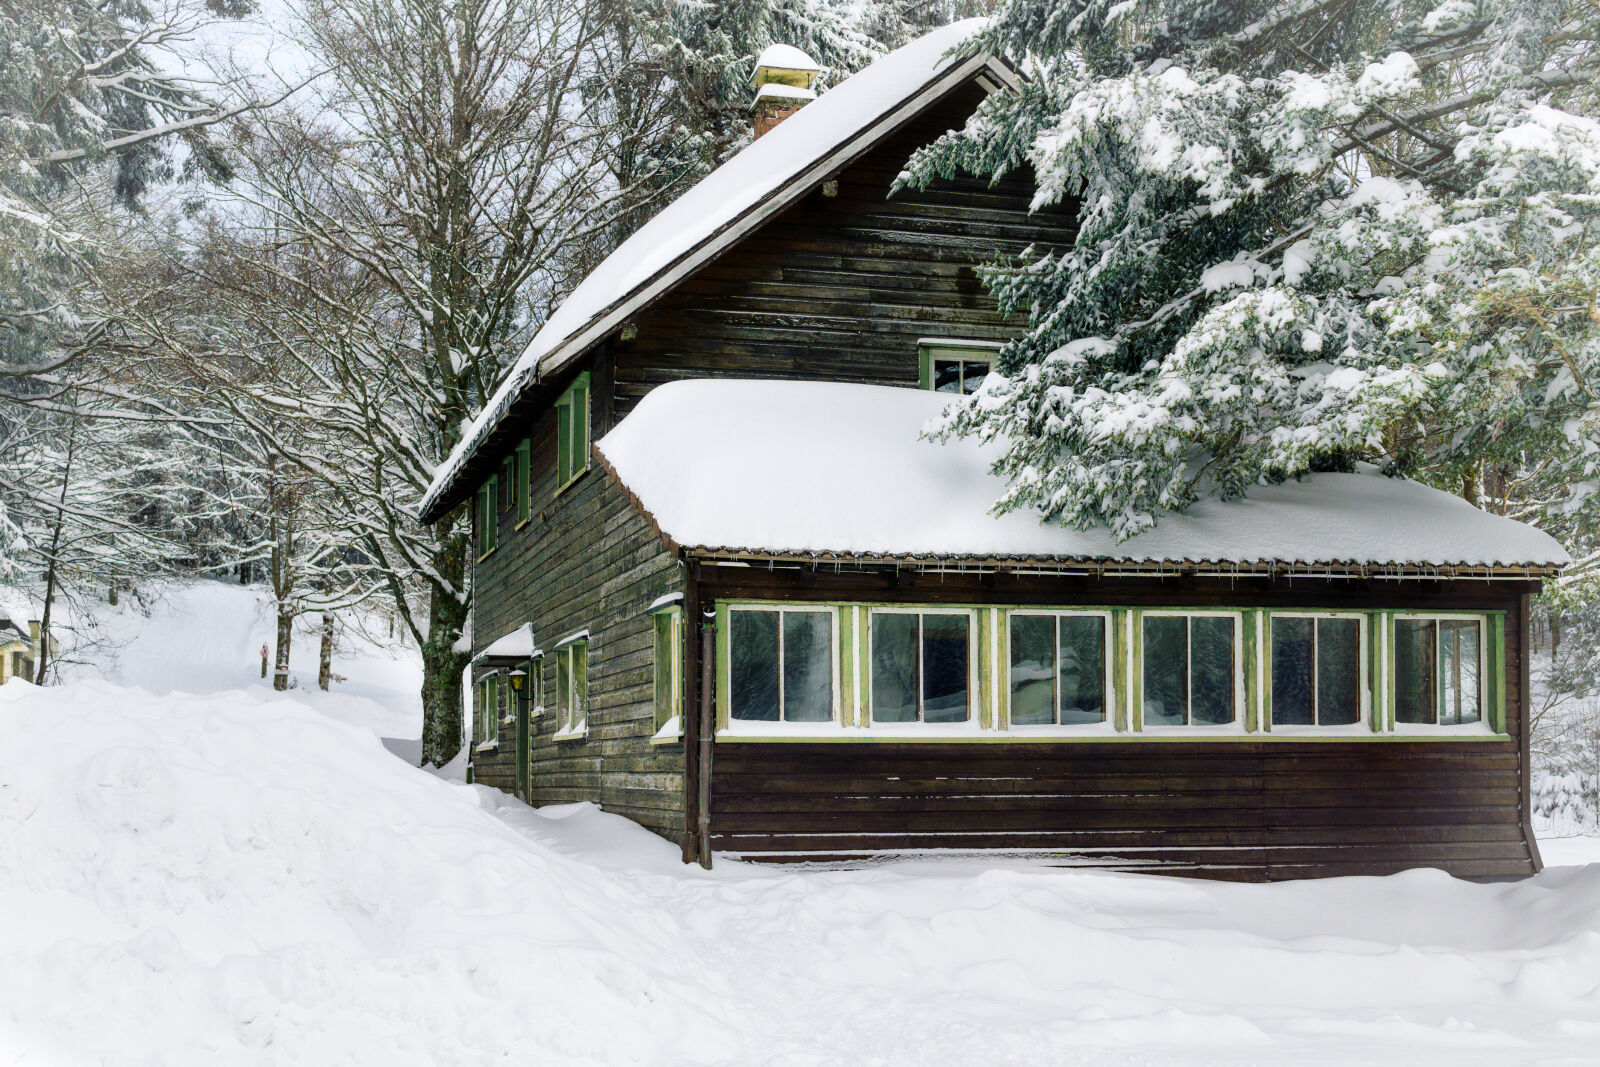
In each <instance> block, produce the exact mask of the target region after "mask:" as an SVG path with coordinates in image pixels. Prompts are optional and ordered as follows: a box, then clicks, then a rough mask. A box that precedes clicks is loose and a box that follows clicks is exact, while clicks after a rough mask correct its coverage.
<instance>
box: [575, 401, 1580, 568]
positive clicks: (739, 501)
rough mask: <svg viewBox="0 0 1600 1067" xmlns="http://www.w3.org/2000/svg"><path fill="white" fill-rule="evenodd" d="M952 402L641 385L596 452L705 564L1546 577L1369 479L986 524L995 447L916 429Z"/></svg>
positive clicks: (1523, 541)
mask: <svg viewBox="0 0 1600 1067" xmlns="http://www.w3.org/2000/svg"><path fill="white" fill-rule="evenodd" d="M950 400H951V397H950V396H949V395H948V394H942V393H935V392H931V391H927V390H920V389H897V388H892V387H888V386H874V385H853V384H845V383H838V382H779V381H742V380H725V379H724V380H694V381H679V382H672V383H669V384H667V385H663V386H660V387H658V388H656V389H654V390H653V391H651V392H650V393H649V394H648V395H647V396H646V397H645V398H644V400H643V401H641V402H640V404H639V406H638V407H637V408H635V409H634V411H633V412H632V413H631V414H629V415H628V417H627V418H625V419H624V420H623V421H622V422H621V423H620V424H619V425H618V426H617V427H616V429H614V430H612V431H611V433H609V434H607V435H606V436H605V437H604V438H603V439H602V440H601V441H600V442H599V444H598V445H597V448H598V449H599V451H600V454H601V456H602V457H603V459H604V461H605V463H606V465H607V466H609V467H610V468H611V470H612V471H613V472H614V473H615V474H616V476H617V478H618V479H619V480H620V481H621V482H622V483H623V484H624V485H625V486H626V487H627V488H628V490H629V491H630V492H632V493H633V495H634V496H635V497H636V498H637V499H638V501H639V503H640V506H641V507H643V508H644V510H645V511H647V512H648V513H649V514H650V516H651V517H652V519H653V520H654V521H655V523H656V524H657V526H658V527H659V528H660V529H661V531H662V532H663V533H664V534H665V535H666V536H667V537H669V538H671V539H672V540H673V541H674V542H676V543H677V544H678V545H680V546H682V547H684V548H686V549H689V550H691V551H695V552H699V553H704V554H718V553H746V554H753V555H773V556H800V557H806V556H831V557H857V558H861V557H865V558H879V559H907V558H945V559H991V558H995V559H1013V560H1051V561H1083V562H1086V563H1088V562H1107V563H1109V562H1116V563H1140V564H1147V563H1148V564H1167V563H1173V564H1178V563H1211V564H1219V565H1262V564H1271V565H1288V566H1301V565H1304V566H1318V565H1324V566H1328V565H1338V566H1356V567H1416V566H1439V567H1470V568H1502V567H1503V568H1528V569H1535V570H1538V569H1549V568H1554V567H1558V566H1560V565H1562V564H1565V563H1567V562H1569V560H1568V557H1567V554H1566V552H1565V551H1564V550H1563V549H1562V547H1561V545H1560V544H1558V543H1557V542H1556V541H1555V539H1554V538H1552V537H1550V536H1549V535H1548V534H1545V533H1543V532H1541V531H1539V530H1537V529H1535V528H1533V527H1532V526H1527V525H1524V524H1523V523H1520V522H1515V521H1513V520H1511V519H1506V518H1502V517H1500V516H1498V515H1491V514H1489V513H1488V512H1484V511H1480V510H1479V509H1477V508H1475V507H1473V506H1472V505H1470V504H1468V503H1467V502H1466V501H1464V500H1462V499H1460V498H1459V497H1456V496H1453V495H1451V494H1449V493H1445V492H1441V491H1439V490H1437V489H1432V488H1429V487H1428V486H1425V485H1422V484H1420V483H1417V482H1413V481H1409V480H1405V479H1400V478H1390V477H1387V476H1385V475H1382V474H1380V473H1377V472H1376V471H1372V470H1368V471H1365V472H1362V473H1354V474H1313V475H1309V476H1307V477H1306V478H1304V479H1302V480H1300V481H1291V482H1286V483H1284V484H1281V485H1270V486H1258V487H1256V488H1254V489H1252V490H1251V491H1250V493H1249V494H1248V495H1247V496H1246V497H1245V498H1243V499H1240V500H1235V501H1228V502H1223V501H1219V500H1206V501H1201V502H1200V503H1197V504H1195V505H1194V506H1193V507H1191V508H1190V509H1189V510H1188V511H1186V512H1184V513H1182V514H1176V515H1169V516H1166V517H1165V518H1163V519H1162V521H1161V522H1160V523H1159V524H1158V525H1157V526H1156V527H1155V528H1154V529H1153V530H1150V531H1147V532H1145V533H1143V534H1140V535H1138V536H1136V537H1133V538H1130V539H1129V540H1127V541H1124V542H1122V543H1120V544H1119V543H1117V541H1116V539H1115V538H1114V537H1113V536H1112V535H1111V534H1110V533H1109V532H1108V531H1106V530H1089V531H1083V530H1076V529H1071V528H1069V527H1065V526H1061V525H1058V524H1053V523H1043V522H1041V521H1039V518H1038V516H1037V515H1036V514H1033V513H1025V512H1012V513H1010V514H1007V515H1002V516H998V517H997V516H994V515H992V514H990V510H989V509H990V507H991V505H993V503H994V502H995V501H996V500H997V499H999V497H1000V495H1001V494H1002V492H1003V491H1004V489H1005V485H1004V483H1003V482H1002V481H1001V480H1000V479H999V478H998V477H996V476H995V475H993V474H991V473H990V465H991V464H992V462H993V461H994V459H995V457H996V455H997V454H998V453H997V448H996V446H993V445H980V444H978V443H976V442H973V441H969V440H957V441H954V442H950V443H945V444H936V443H933V442H930V441H927V440H923V439H922V438H921V436H920V435H921V431H922V430H923V428H924V427H925V426H926V425H927V424H928V422H929V420H930V419H932V418H933V417H934V416H935V415H937V414H938V413H939V411H940V410H941V409H942V408H943V406H944V405H945V404H947V403H948V402H949V401H950Z"/></svg>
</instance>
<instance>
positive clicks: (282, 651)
mask: <svg viewBox="0 0 1600 1067" xmlns="http://www.w3.org/2000/svg"><path fill="white" fill-rule="evenodd" d="M293 640H294V612H293V611H290V610H289V606H288V605H287V604H285V603H284V602H283V601H281V600H280V601H278V655H277V665H276V666H275V667H274V669H273V672H272V688H274V689H276V690H278V691H279V692H282V691H283V690H285V689H288V688H289V643H290V642H291V641H293Z"/></svg>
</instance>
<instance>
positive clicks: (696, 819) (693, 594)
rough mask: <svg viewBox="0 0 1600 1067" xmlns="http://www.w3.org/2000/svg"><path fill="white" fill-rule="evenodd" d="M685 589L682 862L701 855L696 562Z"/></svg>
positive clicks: (697, 589)
mask: <svg viewBox="0 0 1600 1067" xmlns="http://www.w3.org/2000/svg"><path fill="white" fill-rule="evenodd" d="M684 566H685V568H686V569H687V571H688V575H687V577H686V579H685V581H684V592H683V649H682V651H681V653H680V655H682V656H683V689H684V693H683V711H682V714H683V840H682V846H683V862H685V863H693V862H695V860H697V859H699V857H700V716H699V714H698V713H697V712H698V709H699V707H700V671H699V666H700V641H699V637H700V627H701V625H702V621H701V617H700V590H699V583H698V582H697V581H696V580H695V579H696V577H697V572H696V570H695V565H694V564H693V563H690V562H688V561H685V563H684Z"/></svg>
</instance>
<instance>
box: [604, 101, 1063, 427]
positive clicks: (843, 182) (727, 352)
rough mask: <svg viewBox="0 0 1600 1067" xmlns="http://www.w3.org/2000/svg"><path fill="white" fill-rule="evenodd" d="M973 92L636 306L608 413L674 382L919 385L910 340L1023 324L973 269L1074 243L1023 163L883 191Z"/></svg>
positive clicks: (991, 335) (933, 111)
mask: <svg viewBox="0 0 1600 1067" xmlns="http://www.w3.org/2000/svg"><path fill="white" fill-rule="evenodd" d="M981 98H982V91H981V90H979V89H978V88H977V87H976V86H975V85H972V84H970V83H969V84H968V85H966V86H965V87H963V88H961V89H958V90H957V91H955V92H953V93H952V94H951V95H950V96H948V97H946V98H945V99H944V100H942V101H940V102H939V103H937V104H935V105H934V106H932V107H931V108H930V109H929V110H927V111H925V112H923V113H922V115H920V116H918V117H917V118H916V119H914V120H913V121H912V122H910V123H909V124H908V125H906V126H904V127H902V128H901V129H900V130H899V131H897V132H896V133H895V134H893V135H892V136H890V137H888V138H887V139H885V140H884V141H883V142H882V143H881V144H879V145H878V146H877V147H875V148H873V149H872V150H871V151H869V152H868V153H867V154H866V155H864V156H863V157H862V158H860V159H859V160H857V161H856V162H855V163H854V164H853V165H851V166H849V167H847V168H846V169H845V170H843V171H842V172H841V173H840V174H839V175H838V195H837V196H834V197H831V198H830V197H825V196H823V195H821V193H812V194H811V195H809V196H807V197H805V198H804V199H802V200H801V201H799V202H797V203H796V204H795V205H794V206H792V207H790V208H789V209H788V210H787V211H785V212H783V213H782V214H780V215H778V216H777V217H776V218H774V219H772V220H770V221H769V222H767V223H766V225H764V226H763V227H761V228H760V229H759V230H757V231H756V232H755V233H753V234H751V235H750V236H749V237H747V238H745V239H744V240H743V241H741V242H740V243H739V244H738V245H737V246H735V247H734V248H732V249H730V250H729V251H728V252H726V253H724V254H723V255H722V256H721V257H719V258H718V259H716V260H715V261H713V262H712V263H710V264H708V265H707V266H706V267H704V268H702V269H701V270H700V271H699V272H698V273H697V274H695V275H694V276H693V277H692V278H690V279H688V280H686V281H685V282H683V283H682V284H680V285H679V286H677V287H676V288H675V289H673V290H672V291H671V292H670V293H668V294H666V295H665V296H663V297H662V298H661V299H660V300H659V301H657V302H656V303H655V304H654V305H653V306H652V307H651V308H650V309H648V310H647V311H645V312H643V313H641V314H640V315H639V316H638V317H637V318H636V319H635V320H634V325H635V326H636V327H637V330H638V335H637V337H636V338H635V339H634V340H632V341H629V342H626V343H621V342H619V343H618V344H617V346H616V375H615V389H616V401H615V402H616V412H617V416H618V417H621V416H623V415H626V414H627V412H628V411H630V410H632V408H633V405H634V404H636V403H637V402H638V401H639V399H640V398H641V397H642V396H644V394H645V393H647V392H649V391H650V390H651V389H653V388H654V387H655V386H657V385H660V384H662V383H663V382H667V381H673V380H676V379H679V378H709V377H753V378H801V379H823V380H829V381H846V382H873V383H878V384H884V385H906V386H915V385H916V384H917V369H918V362H917V359H918V356H917V340H918V339H919V338H922V337H954V338H963V339H970V340H991V341H1003V340H1010V339H1011V338H1013V337H1015V336H1017V335H1018V334H1020V333H1022V332H1023V331H1024V329H1025V327H1026V316H1020V315H1019V316H1011V317H1007V316H1004V315H1001V314H1000V312H999V311H998V309H997V308H996V305H995V301H994V298H993V297H992V296H991V295H990V294H989V292H988V291H987V290H986V289H985V288H984V286H983V283H982V282H981V281H980V280H979V278H978V274H977V270H976V268H977V267H978V266H979V265H980V264H983V263H987V262H992V261H994V260H996V259H997V258H1000V257H1015V256H1017V255H1018V254H1020V253H1021V252H1022V251H1023V250H1024V249H1025V248H1027V247H1028V246H1029V245H1030V244H1031V245H1036V246H1039V247H1040V249H1041V250H1042V249H1044V248H1048V247H1062V246H1066V245H1069V244H1070V243H1071V240H1072V235H1073V232H1074V216H1075V213H1074V212H1071V211H1061V210H1050V211H1043V212H1039V213H1037V214H1030V213H1029V212H1028V204H1029V201H1030V199H1031V198H1032V196H1033V192H1034V184H1033V180H1032V176H1031V175H1029V174H1026V173H1018V174H1015V175H1012V176H1009V177H1007V178H1006V179H1005V180H1003V181H1001V182H1000V183H998V184H997V185H993V186H991V185H990V184H989V183H988V182H987V181H983V180H978V179H960V180H953V181H941V182H939V183H937V185H936V186H934V187H933V188H930V189H928V190H927V191H916V190H904V191H901V192H899V193H896V194H895V195H894V196H893V197H891V196H890V195H889V193H890V186H891V185H892V184H893V182H894V179H895V176H896V175H897V174H899V173H900V170H901V169H902V167H904V165H905V163H906V161H907V159H908V158H909V157H910V155H911V153H912V152H913V151H915V150H916V149H917V148H918V147H919V146H921V145H924V144H927V143H929V142H930V141H932V140H934V139H935V138H937V137H938V136H939V135H940V134H941V133H943V132H944V131H945V130H948V129H951V128H952V127H956V126H959V125H961V123H962V122H964V121H965V119H966V116H967V115H968V114H969V113H970V112H971V110H972V109H973V108H974V107H976V106H977V104H978V102H979V101H980V100H981ZM719 444H725V443H719Z"/></svg>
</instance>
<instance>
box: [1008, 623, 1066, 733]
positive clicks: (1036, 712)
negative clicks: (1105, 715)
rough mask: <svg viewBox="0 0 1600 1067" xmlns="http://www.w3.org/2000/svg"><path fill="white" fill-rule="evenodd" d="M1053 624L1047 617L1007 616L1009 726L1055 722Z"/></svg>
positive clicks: (1054, 631)
mask: <svg viewBox="0 0 1600 1067" xmlns="http://www.w3.org/2000/svg"><path fill="white" fill-rule="evenodd" d="M1055 681H1056V621H1055V619H1053V618H1051V617H1050V616H1048V615H1013V616H1011V724H1012V725H1013V726H1041V725H1044V724H1046V723H1052V724H1053V723H1054V722H1055V721H1056V687H1055Z"/></svg>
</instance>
